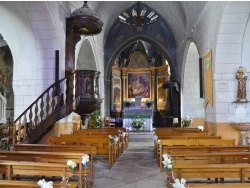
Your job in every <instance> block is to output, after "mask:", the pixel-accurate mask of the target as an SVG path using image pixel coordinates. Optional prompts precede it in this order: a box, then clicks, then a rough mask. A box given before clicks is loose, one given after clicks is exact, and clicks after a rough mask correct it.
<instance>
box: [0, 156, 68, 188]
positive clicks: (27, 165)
mask: <svg viewBox="0 0 250 188" xmlns="http://www.w3.org/2000/svg"><path fill="white" fill-rule="evenodd" d="M0 169H1V172H2V173H3V171H5V172H4V173H5V174H7V177H8V180H11V179H12V176H15V175H21V176H22V175H24V176H30V177H34V176H46V177H48V176H50V177H52V176H53V177H60V178H62V177H70V176H71V172H70V171H69V168H68V166H67V164H60V163H46V162H45V163H42V162H26V161H21V162H17V161H7V160H5V161H0ZM66 183H67V182H66V180H63V182H62V185H63V187H64V188H66V187H67V186H66Z"/></svg>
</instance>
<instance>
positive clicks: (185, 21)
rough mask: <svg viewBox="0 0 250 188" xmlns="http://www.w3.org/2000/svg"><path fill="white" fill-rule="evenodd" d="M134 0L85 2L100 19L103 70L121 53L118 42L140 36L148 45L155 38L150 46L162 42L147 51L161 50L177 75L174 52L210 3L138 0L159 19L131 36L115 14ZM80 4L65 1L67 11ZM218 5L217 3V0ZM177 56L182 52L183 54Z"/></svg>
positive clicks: (191, 33)
mask: <svg viewBox="0 0 250 188" xmlns="http://www.w3.org/2000/svg"><path fill="white" fill-rule="evenodd" d="M137 3H138V2H137V1H90V2H88V6H89V7H90V8H91V9H93V10H94V11H96V12H97V14H98V15H99V19H101V20H102V22H103V30H102V32H101V34H100V36H101V38H102V39H101V40H102V41H103V43H102V44H104V45H105V47H104V50H105V52H104V53H105V57H104V63H105V73H108V74H107V75H110V74H109V71H110V70H111V68H110V67H111V66H112V62H113V61H114V59H115V58H116V57H117V56H118V55H119V54H120V53H121V51H119V48H121V46H122V47H124V49H125V47H128V45H130V44H134V42H136V41H138V40H141V41H144V42H147V43H148V44H151V45H152V44H153V43H154V42H155V43H154V44H153V48H152V47H151V49H155V47H157V46H158V47H159V46H161V45H162V46H161V49H160V48H158V49H156V51H155V52H151V54H153V53H158V51H161V53H162V54H163V56H164V58H165V59H167V60H168V61H169V62H170V67H171V66H172V67H171V69H172V70H173V72H172V76H173V75H174V77H175V79H180V75H177V74H179V73H177V72H181V67H182V64H181V62H180V59H182V58H183V57H180V55H179V57H176V54H177V53H178V51H179V48H180V47H181V46H182V44H183V41H184V40H185V39H187V38H192V37H194V35H197V33H198V32H197V33H195V29H196V26H197V25H198V24H199V23H200V21H201V20H200V19H201V17H204V14H206V9H207V7H209V5H211V3H210V2H208V1H200V2H197V1H191V2H186V1H181V2H180V1H174V2H172V1H140V3H141V4H145V6H146V7H149V8H150V9H152V10H153V11H155V12H156V13H157V14H158V15H159V19H158V20H161V21H160V22H159V21H158V23H157V24H158V26H156V28H154V27H152V28H149V29H148V31H147V32H145V33H143V34H142V33H135V35H134V36H133V34H134V33H132V32H130V31H129V29H127V28H126V26H122V24H121V23H120V22H119V20H118V16H119V15H120V14H121V13H122V12H124V11H126V10H128V9H131V7H133V6H136V4H137ZM82 5H83V2H81V1H77V2H75V1H70V2H69V6H70V10H71V12H73V11H74V10H75V9H78V8H80V7H82ZM218 5H220V4H219V3H218ZM210 8H211V6H210ZM218 10H219V9H216V10H215V11H218ZM216 15H217V14H216ZM121 30H125V32H123V33H121ZM119 32H120V33H119ZM129 32H130V34H129ZM154 34H158V36H154ZM136 35H137V36H136ZM159 35H161V36H159ZM100 36H98V37H100ZM112 37H113V38H112ZM157 37H158V38H157ZM196 37H197V38H201V37H202V36H200V35H199V34H198V35H197V36H196ZM129 39H131V40H129ZM147 39H149V40H147ZM151 39H153V40H151ZM154 40H155V41H154ZM144 44H145V43H144ZM119 45H120V46H119ZM130 48H131V47H130ZM127 49H128V48H127ZM164 50H165V51H164ZM181 56H183V54H182V55H181ZM149 58H151V57H149ZM178 58H179V60H178ZM178 61H179V62H178Z"/></svg>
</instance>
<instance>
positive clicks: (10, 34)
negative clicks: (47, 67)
mask: <svg viewBox="0 0 250 188" xmlns="http://www.w3.org/2000/svg"><path fill="white" fill-rule="evenodd" d="M0 20H1V25H0V33H1V34H2V36H3V37H4V39H5V40H6V42H7V43H8V45H9V47H10V50H11V52H12V56H13V62H14V66H13V89H14V108H15V117H17V115H18V114H19V115H20V114H21V112H22V111H23V109H24V107H25V106H26V107H27V105H28V104H27V103H28V102H31V101H32V100H34V99H35V94H36V86H35V85H36V84H37V77H38V76H37V74H38V51H37V47H36V41H35V38H34V34H33V32H32V30H31V25H30V23H29V20H28V15H27V14H26V12H25V9H24V7H23V6H22V3H20V2H15V3H13V2H0ZM29 104H31V103H29Z"/></svg>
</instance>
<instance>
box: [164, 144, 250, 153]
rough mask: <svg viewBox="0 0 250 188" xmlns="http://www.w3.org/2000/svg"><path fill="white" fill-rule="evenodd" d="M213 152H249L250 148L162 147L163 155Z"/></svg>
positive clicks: (238, 146)
mask: <svg viewBox="0 0 250 188" xmlns="http://www.w3.org/2000/svg"><path fill="white" fill-rule="evenodd" d="M213 152H250V146H240V145H235V146H168V147H164V153H168V154H170V155H172V154H179V153H181V154H183V153H213Z"/></svg>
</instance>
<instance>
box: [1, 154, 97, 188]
mask: <svg viewBox="0 0 250 188" xmlns="http://www.w3.org/2000/svg"><path fill="white" fill-rule="evenodd" d="M82 155H83V153H69V152H41V151H0V160H8V161H17V162H19V161H20V162H23V161H30V162H47V163H58V164H67V161H68V160H72V161H74V162H75V163H76V164H77V165H78V168H77V169H75V170H74V175H77V176H78V178H79V182H80V184H82V179H83V178H82V177H83V176H84V175H85V173H84V170H83V167H82V164H81V157H82ZM92 166H93V161H90V167H89V168H88V174H92V171H93V169H91V168H92Z"/></svg>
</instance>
